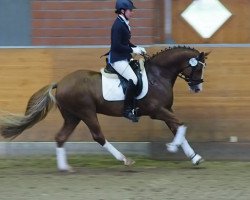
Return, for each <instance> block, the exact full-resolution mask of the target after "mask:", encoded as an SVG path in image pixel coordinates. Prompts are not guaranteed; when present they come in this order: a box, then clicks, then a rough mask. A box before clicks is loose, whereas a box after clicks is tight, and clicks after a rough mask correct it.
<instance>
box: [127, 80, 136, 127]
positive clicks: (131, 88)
mask: <svg viewBox="0 0 250 200" xmlns="http://www.w3.org/2000/svg"><path fill="white" fill-rule="evenodd" d="M134 104H135V84H134V83H133V81H132V80H131V79H130V80H129V81H128V87H127V90H126V93H125V100H124V112H123V115H124V117H126V118H128V119H130V120H132V121H133V122H138V117H137V116H136V111H135V108H134V107H135V105H134Z"/></svg>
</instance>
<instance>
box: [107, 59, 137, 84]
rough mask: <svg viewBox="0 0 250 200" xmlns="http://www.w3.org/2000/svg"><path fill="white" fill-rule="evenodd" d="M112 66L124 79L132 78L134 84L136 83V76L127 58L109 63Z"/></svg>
mask: <svg viewBox="0 0 250 200" xmlns="http://www.w3.org/2000/svg"><path fill="white" fill-rule="evenodd" d="M111 65H112V67H113V68H114V69H115V71H117V72H118V73H119V74H120V75H121V76H123V77H124V78H125V79H127V80H129V79H132V81H133V82H134V84H135V85H137V82H138V80H137V77H136V75H135V73H134V71H133V70H132V69H131V67H130V65H129V62H128V61H127V60H121V61H117V62H114V63H111Z"/></svg>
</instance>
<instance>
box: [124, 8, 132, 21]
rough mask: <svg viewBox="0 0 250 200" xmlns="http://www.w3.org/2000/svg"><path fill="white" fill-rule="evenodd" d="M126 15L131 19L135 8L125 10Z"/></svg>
mask: <svg viewBox="0 0 250 200" xmlns="http://www.w3.org/2000/svg"><path fill="white" fill-rule="evenodd" d="M124 15H125V16H126V18H127V19H128V20H129V19H130V18H131V17H132V15H133V10H125V12H124Z"/></svg>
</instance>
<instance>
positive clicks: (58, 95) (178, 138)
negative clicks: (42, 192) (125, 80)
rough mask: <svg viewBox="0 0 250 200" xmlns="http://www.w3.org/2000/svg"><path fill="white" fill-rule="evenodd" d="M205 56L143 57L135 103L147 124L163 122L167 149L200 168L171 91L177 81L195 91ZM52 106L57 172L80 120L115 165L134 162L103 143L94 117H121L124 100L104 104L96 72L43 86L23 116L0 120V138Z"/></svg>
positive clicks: (171, 52)
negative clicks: (143, 84) (59, 121)
mask: <svg viewBox="0 0 250 200" xmlns="http://www.w3.org/2000/svg"><path fill="white" fill-rule="evenodd" d="M208 54H209V53H204V52H199V51H198V50H196V49H194V48H190V47H186V46H184V47H183V46H182V47H180V46H178V47H172V48H168V49H165V50H162V51H161V52H159V53H157V54H155V55H153V56H151V57H150V56H147V55H144V58H145V62H144V66H145V70H146V74H147V77H148V93H147V94H146V96H145V97H144V98H142V99H140V100H138V102H137V106H138V108H139V110H138V116H145V115H147V116H149V117H151V118H152V119H158V120H162V121H164V122H165V123H166V124H167V126H168V127H169V128H170V130H171V131H172V133H173V134H174V136H175V137H174V139H173V141H172V142H171V143H169V144H166V146H167V149H168V150H169V151H170V152H176V151H177V150H178V148H179V147H181V148H182V149H183V151H184V153H185V154H186V156H187V157H188V158H189V159H191V161H192V163H193V164H199V163H200V162H201V161H203V159H202V157H201V156H200V155H199V154H196V153H195V152H194V150H193V149H192V148H191V146H190V145H189V143H188V141H187V140H186V138H185V133H186V126H184V124H183V123H182V122H180V121H179V120H178V119H177V117H176V116H175V114H174V113H173V112H172V109H171V107H172V104H173V87H174V84H175V81H176V79H177V77H178V76H179V77H181V78H182V79H184V80H185V81H186V82H187V83H188V85H189V88H190V90H191V91H193V92H194V93H197V92H200V91H201V90H202V82H203V71H204V67H205V65H206V64H205V59H206V57H207V55H208ZM53 90H55V95H53V93H52V91H53ZM55 105H56V106H57V107H58V108H59V109H60V112H61V114H62V117H63V118H64V124H63V126H62V128H61V130H60V131H59V132H58V133H57V135H56V137H55V140H56V143H57V149H56V153H57V167H58V169H59V170H65V171H70V170H71V167H70V165H69V164H68V162H67V157H66V152H65V149H64V148H63V145H64V143H65V142H66V141H67V139H68V138H69V136H70V135H71V133H72V132H73V130H74V129H75V128H76V126H77V125H78V124H79V122H80V121H83V122H84V123H85V124H86V125H87V126H88V128H89V130H90V132H91V134H92V137H93V139H94V140H95V141H96V142H98V143H99V144H100V145H101V146H103V148H104V149H106V150H107V151H109V152H110V153H111V154H112V155H113V156H114V157H115V158H116V159H117V160H120V161H122V162H124V164H125V165H131V164H133V163H134V161H133V160H131V159H129V158H127V157H125V156H124V155H123V154H122V153H121V152H119V151H118V150H117V149H116V148H115V147H114V146H113V145H112V144H111V143H109V142H108V141H107V140H106V139H105V137H104V134H103V132H102V130H101V127H100V125H99V122H98V118H97V113H101V114H104V115H110V116H115V117H122V115H123V101H112V102H111V101H106V100H104V98H103V95H102V78H101V73H99V72H94V71H89V70H79V71H75V72H73V73H71V74H68V75H67V76H65V77H64V78H63V79H62V80H61V81H59V82H58V83H53V84H50V85H47V86H45V87H43V88H42V89H40V90H39V91H37V92H36V93H35V94H33V96H32V97H31V98H30V99H29V102H28V105H27V108H26V112H25V114H24V115H22V116H20V115H16V114H10V115H7V116H4V117H2V118H1V120H0V128H1V135H2V136H3V137H5V138H15V137H16V136H18V135H19V134H21V133H22V132H23V131H24V130H25V129H27V128H31V127H32V126H33V125H35V124H36V123H38V122H39V121H41V120H42V119H44V118H45V117H46V115H47V114H48V112H49V111H50V109H51V108H52V107H53V106H55Z"/></svg>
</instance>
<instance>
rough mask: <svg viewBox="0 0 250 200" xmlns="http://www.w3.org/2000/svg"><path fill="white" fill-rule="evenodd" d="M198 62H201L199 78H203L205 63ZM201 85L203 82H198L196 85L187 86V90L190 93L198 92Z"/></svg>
mask: <svg viewBox="0 0 250 200" xmlns="http://www.w3.org/2000/svg"><path fill="white" fill-rule="evenodd" d="M200 63H201V64H203V67H202V72H201V79H203V76H204V71H205V66H206V64H204V63H202V62H200ZM202 86H203V84H202V83H200V84H198V85H194V86H191V87H189V90H190V92H192V93H199V92H202V89H203V87H202Z"/></svg>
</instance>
